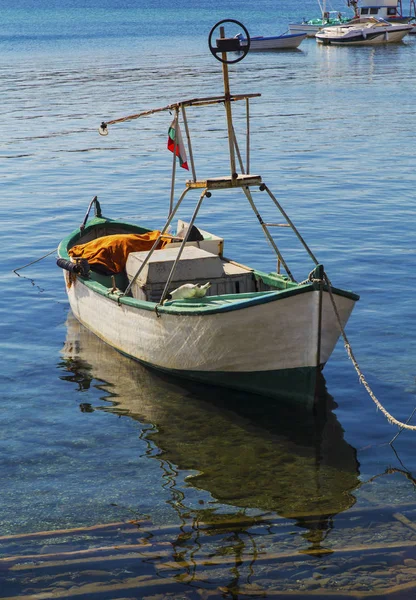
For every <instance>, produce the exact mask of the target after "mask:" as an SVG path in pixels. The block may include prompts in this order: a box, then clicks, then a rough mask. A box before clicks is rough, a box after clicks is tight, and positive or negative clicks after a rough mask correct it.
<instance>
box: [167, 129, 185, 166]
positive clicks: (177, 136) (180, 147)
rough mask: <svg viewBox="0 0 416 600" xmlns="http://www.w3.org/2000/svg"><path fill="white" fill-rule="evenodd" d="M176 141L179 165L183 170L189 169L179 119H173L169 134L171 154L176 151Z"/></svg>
mask: <svg viewBox="0 0 416 600" xmlns="http://www.w3.org/2000/svg"><path fill="white" fill-rule="evenodd" d="M175 140H176V156H178V157H179V164H180V166H181V167H182V168H183V169H188V171H189V167H188V163H187V158H186V151H185V146H184V144H183V140H182V135H181V130H180V129H179V122H178V120H177V119H173V121H172V123H171V125H170V127H169V134H168V150H170V151H171V152H174V151H175Z"/></svg>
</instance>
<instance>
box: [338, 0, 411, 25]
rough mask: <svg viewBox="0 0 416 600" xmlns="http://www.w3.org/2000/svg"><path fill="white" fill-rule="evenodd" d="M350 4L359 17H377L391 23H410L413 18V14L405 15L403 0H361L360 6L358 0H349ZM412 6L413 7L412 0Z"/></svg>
mask: <svg viewBox="0 0 416 600" xmlns="http://www.w3.org/2000/svg"><path fill="white" fill-rule="evenodd" d="M349 4H350V5H351V6H353V7H354V10H355V14H356V17H357V18H359V19H364V18H366V17H376V18H380V19H385V20H386V21H389V22H390V23H408V22H409V21H410V20H411V19H412V17H411V15H408V16H404V15H403V13H402V3H401V0H360V6H358V0H349ZM410 6H411V7H412V0H411V2H410Z"/></svg>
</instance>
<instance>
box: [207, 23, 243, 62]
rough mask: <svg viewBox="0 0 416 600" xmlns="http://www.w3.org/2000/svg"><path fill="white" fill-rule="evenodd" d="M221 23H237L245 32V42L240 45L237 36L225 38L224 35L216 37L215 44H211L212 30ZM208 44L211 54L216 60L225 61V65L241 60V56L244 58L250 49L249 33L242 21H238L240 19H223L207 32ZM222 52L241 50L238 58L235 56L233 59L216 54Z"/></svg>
mask: <svg viewBox="0 0 416 600" xmlns="http://www.w3.org/2000/svg"><path fill="white" fill-rule="evenodd" d="M223 23H234V24H236V25H238V26H239V27H241V29H242V30H243V31H244V33H245V36H246V40H247V43H246V44H244V45H242V44H241V41H240V39H239V38H238V37H233V38H225V37H224V38H218V39H217V45H216V46H213V45H212V36H213V34H214V31H215V30H216V29H217V27H219V26H220V25H222V24H223ZM208 46H209V49H210V51H211V54H212V55H213V56H215V58H216V59H217V60H219V61H220V62H222V63H225V64H227V65H232V64H234V63H237V62H240V60H243V58H245V57H246V56H247V52H248V51H249V50H250V34H249V32H248V31H247V29H246V28H245V27H244V25H243V24H242V23H240V21H235V20H234V19H224V20H223V21H218V23H216V25H214V27H213V28H212V29H211V31H210V32H209V36H208ZM224 52H225V53H226V52H242V55H241V56H239V57H238V58H236V59H235V60H227V59H224V58H221V57H220V56H218V55H219V54H222V53H224Z"/></svg>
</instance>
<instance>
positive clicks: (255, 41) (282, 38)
mask: <svg viewBox="0 0 416 600" xmlns="http://www.w3.org/2000/svg"><path fill="white" fill-rule="evenodd" d="M235 37H236V38H238V39H239V40H240V43H241V44H242V45H243V46H244V45H246V44H247V40H246V39H245V38H244V37H243V35H242V34H241V33H239V34H238V35H236V36H235ZM306 37H307V34H306V33H305V32H303V31H301V32H299V33H283V34H282V35H273V36H270V37H264V36H262V35H259V36H256V37H251V36H250V52H252V51H264V50H294V49H295V48H298V47H299V45H300V44H301V42H303V40H304V39H305V38H306Z"/></svg>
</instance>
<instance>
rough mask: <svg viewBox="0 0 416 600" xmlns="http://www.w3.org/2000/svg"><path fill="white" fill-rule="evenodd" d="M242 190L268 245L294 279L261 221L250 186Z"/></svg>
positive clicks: (293, 279)
mask: <svg viewBox="0 0 416 600" xmlns="http://www.w3.org/2000/svg"><path fill="white" fill-rule="evenodd" d="M242 189H243V192H244V193H245V195H246V197H247V200H248V201H249V202H250V205H251V208H252V209H253V212H254V214H255V215H256V217H257V219H258V221H259V223H260V225H261V226H262V229H263V231H264V233H265V235H266V237H267V239H268V240H269V242H270V245H271V246H272V247H273V249H274V251H275V252H276V254H277V256H278V258H279V260H280V262H281V263H282V265H283V266H284V268H285V270H286V273H287V274H288V275H289V277H290V279H291V280H292V281H296V280H295V278H294V277H293V275H292V273H291V272H290V269H289V267H288V266H287V264H286V262H285V260H284V258H283V256H282V255H281V253H280V250H279V248H278V247H277V246H276V243H275V241H274V240H273V238H272V236H271V235H270V232H269V230H268V229H267V225H266V223H265V222H264V221H263V219H262V218H261V215H260V213H259V211H258V210H257V208H256V205H255V204H254V201H253V198H252V196H251V192H250V188H248V187H247V186H243V188H242Z"/></svg>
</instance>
